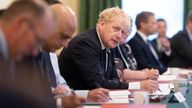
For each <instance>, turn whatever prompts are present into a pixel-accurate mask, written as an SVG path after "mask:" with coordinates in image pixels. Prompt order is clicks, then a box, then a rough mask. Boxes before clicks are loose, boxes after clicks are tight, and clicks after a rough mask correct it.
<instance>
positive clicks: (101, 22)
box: [99, 21, 105, 29]
mask: <svg viewBox="0 0 192 108" xmlns="http://www.w3.org/2000/svg"><path fill="white" fill-rule="evenodd" d="M104 25H105V22H104V21H100V22H99V28H100V29H102V28H103V26H104Z"/></svg>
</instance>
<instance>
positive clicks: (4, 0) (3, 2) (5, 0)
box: [0, 0, 13, 10]
mask: <svg viewBox="0 0 192 108" xmlns="http://www.w3.org/2000/svg"><path fill="white" fill-rule="evenodd" d="M12 2H13V0H0V10H1V9H6V8H7V7H8V6H9V5H10V4H11V3H12Z"/></svg>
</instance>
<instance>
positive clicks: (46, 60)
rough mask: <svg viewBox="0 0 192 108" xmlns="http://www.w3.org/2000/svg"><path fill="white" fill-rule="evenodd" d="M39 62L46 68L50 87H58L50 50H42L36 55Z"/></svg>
mask: <svg viewBox="0 0 192 108" xmlns="http://www.w3.org/2000/svg"><path fill="white" fill-rule="evenodd" d="M36 60H37V62H38V64H39V65H40V66H41V67H42V68H43V69H44V70H43V71H44V73H45V75H46V76H48V78H47V80H48V82H49V84H50V87H56V86H57V84H56V76H55V72H54V69H53V66H52V63H51V58H50V54H49V52H46V51H42V52H40V53H39V55H38V56H37V57H36Z"/></svg>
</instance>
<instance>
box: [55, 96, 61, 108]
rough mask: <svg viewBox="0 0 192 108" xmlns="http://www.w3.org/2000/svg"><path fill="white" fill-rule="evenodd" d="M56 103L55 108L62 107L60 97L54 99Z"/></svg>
mask: <svg viewBox="0 0 192 108" xmlns="http://www.w3.org/2000/svg"><path fill="white" fill-rule="evenodd" d="M56 105H57V108H62V99H61V98H57V99H56Z"/></svg>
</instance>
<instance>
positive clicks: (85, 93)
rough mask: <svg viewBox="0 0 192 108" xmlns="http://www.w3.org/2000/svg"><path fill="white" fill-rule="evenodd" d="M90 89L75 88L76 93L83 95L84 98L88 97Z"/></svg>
mask: <svg viewBox="0 0 192 108" xmlns="http://www.w3.org/2000/svg"><path fill="white" fill-rule="evenodd" d="M88 92H89V90H75V94H77V95H79V96H81V97H83V98H87V95H88Z"/></svg>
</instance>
